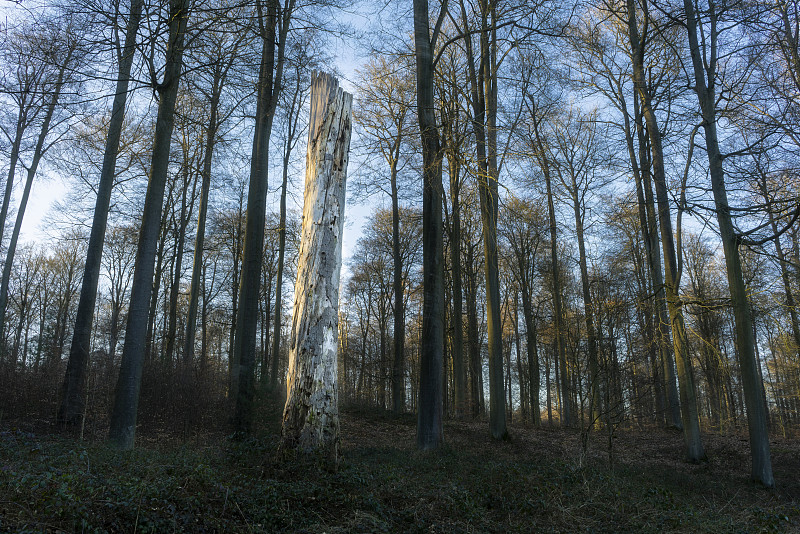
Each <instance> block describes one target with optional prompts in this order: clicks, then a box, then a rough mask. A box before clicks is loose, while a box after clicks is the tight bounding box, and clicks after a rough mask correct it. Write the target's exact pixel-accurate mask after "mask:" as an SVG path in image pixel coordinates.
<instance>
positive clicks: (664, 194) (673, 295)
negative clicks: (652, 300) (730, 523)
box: [628, 0, 705, 462]
mask: <svg viewBox="0 0 800 534" xmlns="http://www.w3.org/2000/svg"><path fill="white" fill-rule="evenodd" d="M628 10H629V19H628V31H629V36H630V41H631V46H632V52H633V53H632V59H633V79H634V86H635V88H636V91H637V94H638V95H639V98H640V101H641V106H642V116H643V118H644V120H645V123H646V125H647V134H648V138H649V140H650V154H651V164H652V166H653V182H654V183H655V188H656V199H657V202H658V222H659V225H660V229H661V244H662V249H663V251H664V278H665V280H664V290H665V292H666V298H667V307H668V309H669V318H670V325H671V328H672V344H673V347H674V349H675V360H676V362H677V364H678V386H679V389H680V396H681V415H682V420H683V436H684V441H685V442H686V450H687V458H688V459H689V460H690V461H693V462H697V461H700V460H702V459H704V458H705V451H704V450H703V443H702V439H701V437H700V420H699V415H698V413H697V398H696V391H695V387H694V378H693V373H692V360H691V355H690V354H689V345H688V341H687V338H686V326H685V324H684V318H683V303H682V302H681V298H680V295H679V294H678V290H679V284H680V273H679V267H678V260H677V255H676V251H675V238H674V234H673V232H672V218H671V215H670V207H669V196H668V191H667V185H666V176H665V169H664V154H663V150H662V147H661V130H660V128H659V125H658V121H657V120H656V116H655V111H654V110H653V107H652V103H651V95H650V92H649V90H648V88H647V86H646V82H645V72H644V65H643V61H644V50H643V44H642V41H641V40H640V36H639V28H638V25H637V22H636V17H635V6H634V3H633V0H628ZM645 24H647V16H646V15H645ZM645 35H646V33H645Z"/></svg>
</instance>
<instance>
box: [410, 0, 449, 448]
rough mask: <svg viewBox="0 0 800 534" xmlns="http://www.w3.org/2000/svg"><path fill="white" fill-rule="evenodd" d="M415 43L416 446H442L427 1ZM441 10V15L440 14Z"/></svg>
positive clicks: (437, 212) (440, 253)
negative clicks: (418, 175)
mask: <svg viewBox="0 0 800 534" xmlns="http://www.w3.org/2000/svg"><path fill="white" fill-rule="evenodd" d="M413 7H414V45H415V46H414V48H415V54H416V65H417V115H418V120H419V130H420V136H421V140H422V160H423V188H422V264H423V267H422V287H423V289H422V292H423V304H422V338H421V340H420V349H421V350H420V352H421V353H420V375H419V399H418V403H417V447H419V448H420V449H422V450H430V449H437V448H439V447H440V446H441V445H442V440H443V438H442V422H443V414H442V403H443V389H442V376H443V366H444V239H443V222H442V203H443V202H442V162H441V154H440V147H439V130H438V127H437V125H436V116H435V112H434V109H435V108H434V106H435V100H434V94H433V81H434V79H433V76H434V71H433V53H434V49H435V42H436V37H437V34H438V25H437V28H436V30H435V31H434V35H433V37H431V34H430V24H429V20H428V1H427V0H413ZM440 15H441V14H440Z"/></svg>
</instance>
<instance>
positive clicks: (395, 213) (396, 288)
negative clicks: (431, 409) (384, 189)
mask: <svg viewBox="0 0 800 534" xmlns="http://www.w3.org/2000/svg"><path fill="white" fill-rule="evenodd" d="M399 149H400V141H399V139H398V141H397V151H399ZM390 173H391V187H392V261H393V273H392V290H393V293H394V339H393V340H392V341H393V352H394V362H393V366H392V411H393V412H394V413H403V412H404V411H405V409H406V356H405V340H406V311H405V306H404V305H403V304H404V300H403V258H402V257H401V256H400V206H399V201H398V198H397V197H398V191H397V158H396V157H395V158H393V160H392V165H391V171H390Z"/></svg>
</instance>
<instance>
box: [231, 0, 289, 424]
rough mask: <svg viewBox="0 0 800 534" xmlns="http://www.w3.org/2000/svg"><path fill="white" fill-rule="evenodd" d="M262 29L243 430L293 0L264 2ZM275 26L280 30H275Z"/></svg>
mask: <svg viewBox="0 0 800 534" xmlns="http://www.w3.org/2000/svg"><path fill="white" fill-rule="evenodd" d="M267 2H268V5H267V17H266V27H265V28H264V34H263V35H262V40H263V47H262V51H261V69H260V72H259V82H258V99H257V105H256V127H255V133H254V135H253V150H252V158H251V164H250V188H249V190H248V194H247V222H246V229H245V237H244V251H243V260H242V275H241V281H240V284H239V309H238V310H237V317H236V337H235V341H234V361H235V362H237V363H238V381H237V385H238V388H237V390H236V391H235V399H236V407H235V412H234V417H233V421H234V427H235V429H236V431H237V432H239V433H244V434H249V433H250V426H251V424H252V419H253V396H254V394H255V387H254V386H255V363H256V336H257V334H258V331H257V330H258V298H259V295H260V294H261V293H260V291H259V282H260V280H261V269H262V262H263V259H264V258H263V247H264V225H265V221H266V204H267V180H268V163H269V139H270V135H271V134H272V122H273V119H274V116H275V108H276V107H277V105H278V97H279V94H280V90H281V84H282V83H283V66H284V50H285V46H286V35H287V32H288V31H289V22H290V20H291V15H292V11H293V9H294V0H290V1H289V2H288V4H287V5H286V6H284V7H283V11H282V13H281V8H280V6H279V5H278V0H267ZM279 19H280V23H279ZM278 26H280V31H277V29H278Z"/></svg>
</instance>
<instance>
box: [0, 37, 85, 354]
mask: <svg viewBox="0 0 800 534" xmlns="http://www.w3.org/2000/svg"><path fill="white" fill-rule="evenodd" d="M75 46H76V44H75V43H74V42H73V43H71V44H70V48H69V50H68V54H67V56H66V58H65V59H64V63H63V64H62V65H60V67H59V69H58V75H57V77H56V81H55V84H54V85H53V92H52V95H51V97H50V102H49V103H48V104H47V111H46V112H45V116H44V120H43V121H42V126H41V128H40V130H39V137H38V138H37V140H36V146H35V147H34V150H33V159H32V160H31V165H30V167H28V175H27V178H26V180H25V188H24V189H23V191H22V198H21V199H20V202H19V210H18V211H17V220H16V222H15V224H14V230H13V232H12V233H11V240H10V241H9V243H8V250H7V251H6V261H5V264H4V265H3V277H2V280H1V281H0V345H2V344H3V343H4V340H5V326H6V308H7V307H8V285H9V282H10V281H11V268H12V266H13V264H14V255H15V254H16V251H17V241H19V233H20V230H21V229H22V219H23V218H24V217H25V209H26V208H27V206H28V199H29V198H30V195H31V187H32V186H33V179H34V177H35V176H36V171H37V169H38V168H39V162H40V161H41V159H42V156H43V155H44V152H45V150H46V148H45V146H44V143H45V140H46V139H47V134H48V133H50V122H51V121H52V119H53V114H54V113H55V111H56V107H57V106H58V101H59V98H60V97H61V91H62V89H63V88H64V77H65V75H66V72H67V69H68V68H69V63H70V61H71V59H72V55H73V53H74V52H75ZM3 353H5V348H4V347H3V346H0V354H3Z"/></svg>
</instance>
